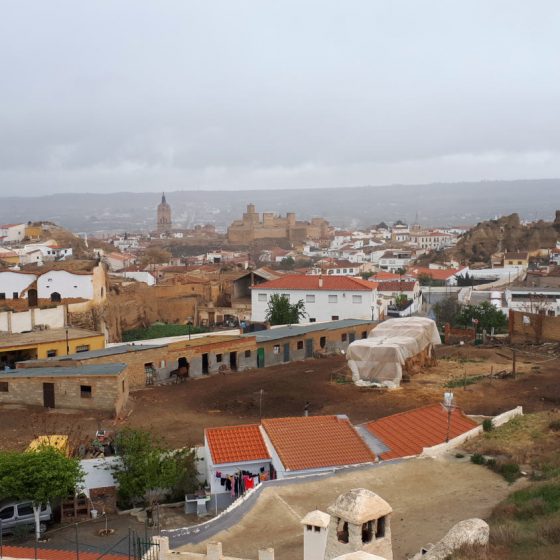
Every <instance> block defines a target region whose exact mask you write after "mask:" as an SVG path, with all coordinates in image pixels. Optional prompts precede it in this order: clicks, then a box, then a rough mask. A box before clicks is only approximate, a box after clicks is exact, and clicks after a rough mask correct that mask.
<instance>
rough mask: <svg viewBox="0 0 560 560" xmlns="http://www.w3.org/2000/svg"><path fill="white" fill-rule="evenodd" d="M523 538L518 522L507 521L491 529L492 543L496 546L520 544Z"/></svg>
mask: <svg viewBox="0 0 560 560" xmlns="http://www.w3.org/2000/svg"><path fill="white" fill-rule="evenodd" d="M521 540H522V535H521V530H520V529H519V526H518V525H517V523H513V522H510V521H509V522H506V523H500V524H499V525H496V526H495V527H492V530H491V531H490V543H491V544H493V545H495V546H510V545H512V544H518V543H520V542H521Z"/></svg>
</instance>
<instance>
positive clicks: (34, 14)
mask: <svg viewBox="0 0 560 560" xmlns="http://www.w3.org/2000/svg"><path fill="white" fill-rule="evenodd" d="M0 8H1V12H0V13H1V16H0V69H1V76H0V195H3V196H8V195H32V194H43V193H44V194H47V193H54V192H66V191H76V192H78V191H80V192H92V191H94V192H110V191H117V190H133V191H161V190H177V189H217V188H220V189H236V188H275V189H278V188H296V187H323V186H324V187H337V186H340V187H342V186H356V185H380V184H388V183H425V182H432V181H461V180H479V179H516V178H543V177H559V176H560V106H559V105H560V59H559V53H560V32H559V30H560V2H558V0H550V1H544V0H522V1H519V0H503V1H502V0H463V1H454V0H439V1H430V0H422V1H419V0H408V1H395V0H390V1H388V0H380V1H377V0H363V1H359V0H355V1H352V0H344V1H342V0H333V1H330V0H317V1H312V0H294V1H283V0H270V1H269V0H255V1H250V0H246V1H244V0H223V1H215V0H201V1H192V0H167V1H166V0H152V1H145V0H106V1H103V0H94V1H90V2H82V1H76V0H68V1H62V0H48V1H43V0H31V1H27V0H13V1H12V0H0Z"/></svg>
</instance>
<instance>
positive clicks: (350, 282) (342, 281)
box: [251, 274, 380, 322]
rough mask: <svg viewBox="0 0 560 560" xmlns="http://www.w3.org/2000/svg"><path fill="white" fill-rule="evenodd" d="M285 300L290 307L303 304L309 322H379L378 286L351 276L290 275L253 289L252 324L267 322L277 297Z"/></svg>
mask: <svg viewBox="0 0 560 560" xmlns="http://www.w3.org/2000/svg"><path fill="white" fill-rule="evenodd" d="M275 294H277V295H281V296H285V297H287V298H288V299H289V301H290V303H292V304H294V303H297V302H298V301H300V300H301V301H303V303H304V304H305V312H306V314H307V320H308V321H309V322H321V321H337V320H339V319H371V320H374V321H376V320H379V316H380V313H379V311H380V302H379V299H378V294H377V284H376V283H375V282H367V281H366V280H362V279H361V278H351V277H349V276H314V275H305V276H304V275H298V274H288V275H285V276H283V277H282V278H277V279H276V280H270V281H269V282H264V283H262V284H259V285H258V286H252V287H251V305H252V314H251V320H252V321H257V322H263V321H265V320H266V312H267V310H268V303H269V302H270V298H271V296H273V295H275Z"/></svg>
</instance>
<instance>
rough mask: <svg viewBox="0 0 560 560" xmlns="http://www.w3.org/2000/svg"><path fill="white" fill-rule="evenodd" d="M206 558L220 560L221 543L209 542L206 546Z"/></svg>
mask: <svg viewBox="0 0 560 560" xmlns="http://www.w3.org/2000/svg"><path fill="white" fill-rule="evenodd" d="M206 557H207V558H208V560H222V558H223V556H222V543H221V542H210V543H208V544H207V545H206Z"/></svg>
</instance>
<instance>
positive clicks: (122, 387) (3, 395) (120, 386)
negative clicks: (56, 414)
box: [0, 368, 128, 415]
mask: <svg viewBox="0 0 560 560" xmlns="http://www.w3.org/2000/svg"><path fill="white" fill-rule="evenodd" d="M61 369H63V368H61ZM125 372H126V370H124V371H123V372H121V373H120V374H119V375H114V376H89V377H88V376H83V377H81V376H80V377H77V376H74V375H73V376H68V377H64V376H62V375H60V376H58V375H57V376H53V377H42V376H41V377H22V376H21V375H17V376H12V375H9V374H4V375H2V379H1V380H2V381H3V382H7V383H8V391H6V392H4V391H0V403H2V404H4V403H5V404H24V405H31V406H43V383H53V384H54V395H55V408H67V409H79V410H103V411H110V412H113V413H114V414H115V415H117V414H119V412H120V411H121V409H122V407H123V406H124V405H125V404H126V401H127V400H128V382H127V380H126V375H125ZM82 385H87V386H91V389H92V390H91V397H88V398H85V397H82V396H81V390H80V387H81V386H82Z"/></svg>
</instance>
